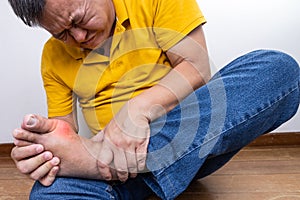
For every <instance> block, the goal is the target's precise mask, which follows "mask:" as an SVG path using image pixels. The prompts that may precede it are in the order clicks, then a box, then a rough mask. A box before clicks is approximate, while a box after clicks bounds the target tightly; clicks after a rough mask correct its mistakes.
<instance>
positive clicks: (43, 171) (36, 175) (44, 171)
mask: <svg viewBox="0 0 300 200" xmlns="http://www.w3.org/2000/svg"><path fill="white" fill-rule="evenodd" d="M59 162H60V160H59V158H57V157H53V158H52V159H51V160H49V161H47V162H45V163H44V164H42V165H41V166H39V167H38V168H37V169H36V170H34V171H33V172H31V173H30V175H29V176H30V178H31V179H33V180H40V179H42V178H43V177H47V175H48V174H49V173H50V172H51V170H52V168H53V167H55V166H57V165H58V164H59ZM50 175H53V172H52V174H50Z"/></svg>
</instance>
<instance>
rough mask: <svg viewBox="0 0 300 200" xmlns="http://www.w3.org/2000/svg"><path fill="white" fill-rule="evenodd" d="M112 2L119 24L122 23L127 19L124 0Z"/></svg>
mask: <svg viewBox="0 0 300 200" xmlns="http://www.w3.org/2000/svg"><path fill="white" fill-rule="evenodd" d="M113 3H114V6H115V11H116V17H117V19H118V21H119V22H120V24H123V23H124V22H125V21H126V20H128V19H129V17H128V13H127V9H126V6H125V3H124V0H113Z"/></svg>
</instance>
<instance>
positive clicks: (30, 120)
mask: <svg viewBox="0 0 300 200" xmlns="http://www.w3.org/2000/svg"><path fill="white" fill-rule="evenodd" d="M36 122H37V120H36V118H35V117H34V116H30V117H29V119H28V121H27V123H26V124H27V126H34V125H35V124H36Z"/></svg>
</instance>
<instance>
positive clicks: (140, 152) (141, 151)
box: [136, 142, 148, 171]
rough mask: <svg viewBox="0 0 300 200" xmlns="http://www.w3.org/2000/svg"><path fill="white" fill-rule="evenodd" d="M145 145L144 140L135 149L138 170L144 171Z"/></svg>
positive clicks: (146, 145)
mask: <svg viewBox="0 0 300 200" xmlns="http://www.w3.org/2000/svg"><path fill="white" fill-rule="evenodd" d="M147 147H148V143H147V142H145V143H144V144H142V145H140V146H139V147H138V148H137V149H136V158H137V165H138V171H144V170H145V168H146V158H147Z"/></svg>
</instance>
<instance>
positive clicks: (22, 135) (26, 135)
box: [13, 129, 40, 143]
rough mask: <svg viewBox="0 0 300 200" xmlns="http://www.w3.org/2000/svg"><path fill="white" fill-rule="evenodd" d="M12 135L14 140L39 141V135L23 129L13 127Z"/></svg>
mask: <svg viewBox="0 0 300 200" xmlns="http://www.w3.org/2000/svg"><path fill="white" fill-rule="evenodd" d="M13 137H14V138H15V139H16V140H22V141H27V142H29V143H39V142H38V141H39V138H40V135H39V134H36V133H32V132H30V131H27V130H24V129H15V130H14V131H13Z"/></svg>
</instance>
